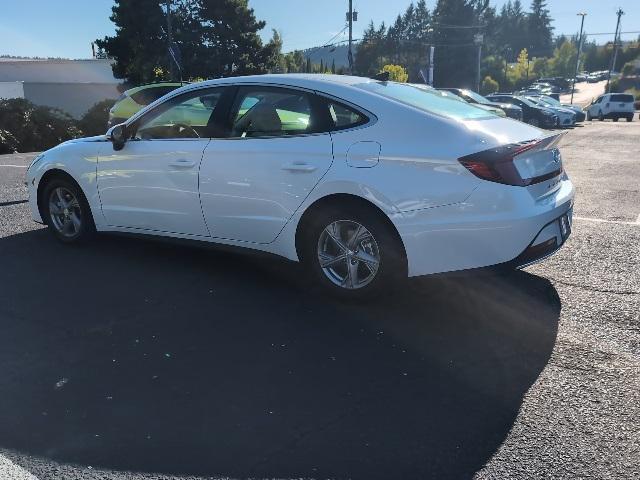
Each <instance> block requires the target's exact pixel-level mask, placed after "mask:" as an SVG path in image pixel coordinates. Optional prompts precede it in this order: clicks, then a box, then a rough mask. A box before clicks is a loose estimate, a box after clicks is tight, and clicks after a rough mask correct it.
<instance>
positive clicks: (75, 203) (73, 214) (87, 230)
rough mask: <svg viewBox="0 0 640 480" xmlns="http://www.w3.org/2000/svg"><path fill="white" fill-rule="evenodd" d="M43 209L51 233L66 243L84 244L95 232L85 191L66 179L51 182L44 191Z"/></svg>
mask: <svg viewBox="0 0 640 480" xmlns="http://www.w3.org/2000/svg"><path fill="white" fill-rule="evenodd" d="M41 205H42V210H43V213H44V216H45V221H46V224H47V226H48V227H49V231H51V233H52V234H53V235H54V236H55V237H56V238H57V239H58V240H60V241H62V242H64V243H80V242H84V241H86V240H88V239H89V238H90V237H92V236H93V234H94V233H95V225H94V223H93V217H92V215H91V209H90V208H89V204H88V202H87V199H86V198H85V196H84V194H83V193H82V190H81V189H80V188H79V187H78V185H77V184H75V182H73V181H71V180H69V179H67V178H65V177H55V178H53V179H51V180H49V181H48V182H47V184H46V185H45V187H44V191H43V192H42V198H41Z"/></svg>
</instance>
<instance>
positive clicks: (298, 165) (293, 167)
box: [282, 162, 318, 173]
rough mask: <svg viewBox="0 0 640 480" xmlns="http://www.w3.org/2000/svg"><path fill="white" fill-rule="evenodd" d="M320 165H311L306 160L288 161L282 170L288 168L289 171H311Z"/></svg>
mask: <svg viewBox="0 0 640 480" xmlns="http://www.w3.org/2000/svg"><path fill="white" fill-rule="evenodd" d="M317 169H318V167H316V166H315V165H309V164H308V163H304V162H293V163H287V164H285V165H283V166H282V170H287V171H288V172H308V173H311V172H313V171H315V170H317Z"/></svg>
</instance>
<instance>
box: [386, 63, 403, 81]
mask: <svg viewBox="0 0 640 480" xmlns="http://www.w3.org/2000/svg"><path fill="white" fill-rule="evenodd" d="M381 71H382V72H389V80H391V81H393V82H402V83H404V82H406V81H407V80H408V79H409V74H408V73H407V70H406V68H404V67H403V66H402V65H385V66H384V67H382V70H381Z"/></svg>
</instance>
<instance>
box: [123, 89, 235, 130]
mask: <svg viewBox="0 0 640 480" xmlns="http://www.w3.org/2000/svg"><path fill="white" fill-rule="evenodd" d="M222 93H223V88H213V89H202V90H196V91H192V92H188V93H185V94H183V95H180V96H179V97H176V98H173V99H171V100H168V101H167V102H164V103H162V104H161V105H158V106H157V107H156V108H154V109H153V110H152V111H150V112H148V113H147V114H146V115H144V116H143V117H142V119H141V121H140V122H139V123H138V127H137V129H136V132H135V135H134V136H133V137H134V138H135V139H138V140H168V139H185V138H210V137H215V136H218V135H217V129H216V124H215V122H214V119H213V112H214V110H215V108H216V105H217V104H218V101H219V100H220V97H221V96H222Z"/></svg>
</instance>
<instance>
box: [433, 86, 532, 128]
mask: <svg viewBox="0 0 640 480" xmlns="http://www.w3.org/2000/svg"><path fill="white" fill-rule="evenodd" d="M439 90H443V91H447V92H451V93H453V94H455V95H458V96H459V97H461V98H462V99H463V100H466V101H467V102H469V103H473V104H475V105H485V106H488V107H495V108H499V109H500V110H502V111H503V112H504V113H505V115H506V116H507V117H509V118H513V119H514V120H520V121H522V109H521V108H520V107H518V106H517V105H513V104H511V103H500V102H492V101H491V100H489V99H488V98H485V97H483V96H482V95H480V94H479V93H476V92H474V91H473V90H467V89H466V88H440V89H439Z"/></svg>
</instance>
